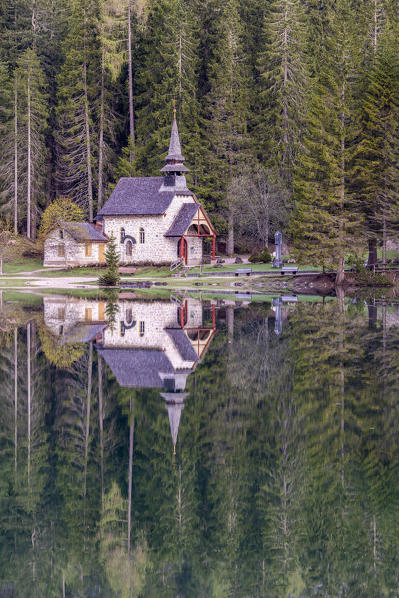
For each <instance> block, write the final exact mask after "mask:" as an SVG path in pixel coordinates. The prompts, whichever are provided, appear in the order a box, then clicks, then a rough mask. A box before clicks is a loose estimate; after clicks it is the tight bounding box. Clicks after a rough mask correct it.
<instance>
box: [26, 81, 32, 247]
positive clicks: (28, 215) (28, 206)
mask: <svg viewBox="0 0 399 598" xmlns="http://www.w3.org/2000/svg"><path fill="white" fill-rule="evenodd" d="M27 95H28V99H27V103H28V106H27V108H28V147H27V150H28V173H27V177H28V181H27V184H28V186H27V197H26V236H27V237H28V239H31V238H32V230H31V194H32V180H31V179H32V140H31V104H30V102H31V91H30V71H29V73H28V90H27Z"/></svg>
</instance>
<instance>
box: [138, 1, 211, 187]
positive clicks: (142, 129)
mask: <svg viewBox="0 0 399 598" xmlns="http://www.w3.org/2000/svg"><path fill="white" fill-rule="evenodd" d="M143 51H144V53H145V54H144V59H143V60H142V66H141V68H139V69H138V72H137V86H138V90H139V91H138V97H137V100H136V106H137V127H136V131H137V147H136V154H137V160H136V169H137V171H138V172H139V173H143V174H147V175H148V174H152V175H157V174H158V172H159V170H160V168H161V167H162V165H163V158H164V156H165V154H166V152H167V149H168V142H169V137H170V127H171V122H172V109H173V106H174V105H175V106H176V110H177V121H178V125H179V133H180V138H181V142H182V147H183V153H184V156H185V158H186V161H187V164H188V166H189V168H190V171H191V174H190V175H189V177H190V176H191V177H192V178H193V179H194V181H196V179H197V176H198V173H197V171H198V168H199V166H198V160H199V149H200V138H199V134H200V131H199V104H198V99H197V68H198V58H197V55H198V30H197V23H196V21H195V19H194V18H193V15H192V11H191V10H190V5H189V4H187V3H186V2H183V0H156V1H155V2H154V3H153V5H152V6H151V10H150V12H149V16H148V22H147V28H146V32H145V35H144V39H143ZM131 142H132V140H131Z"/></svg>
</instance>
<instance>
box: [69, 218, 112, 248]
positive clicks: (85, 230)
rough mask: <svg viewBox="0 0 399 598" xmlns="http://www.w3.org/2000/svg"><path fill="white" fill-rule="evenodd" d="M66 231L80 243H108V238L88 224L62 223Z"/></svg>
mask: <svg viewBox="0 0 399 598" xmlns="http://www.w3.org/2000/svg"><path fill="white" fill-rule="evenodd" d="M59 226H61V227H62V228H63V229H64V230H66V231H67V232H68V233H69V234H70V235H71V237H73V238H74V239H75V241H78V242H84V241H90V242H97V243H107V242H108V238H107V237H106V236H105V235H103V233H101V232H100V231H98V230H97V229H96V227H95V226H93V225H92V224H89V223H88V222H60V223H59Z"/></svg>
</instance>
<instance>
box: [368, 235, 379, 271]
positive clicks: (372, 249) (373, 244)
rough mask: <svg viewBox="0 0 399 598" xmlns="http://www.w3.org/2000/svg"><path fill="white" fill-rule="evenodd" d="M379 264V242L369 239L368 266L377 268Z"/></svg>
mask: <svg viewBox="0 0 399 598" xmlns="http://www.w3.org/2000/svg"><path fill="white" fill-rule="evenodd" d="M376 264H377V240H376V239H369V257H368V260H367V265H368V266H375V265H376Z"/></svg>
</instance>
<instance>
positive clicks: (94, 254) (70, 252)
mask: <svg viewBox="0 0 399 598" xmlns="http://www.w3.org/2000/svg"><path fill="white" fill-rule="evenodd" d="M59 245H64V247H65V257H60V256H59V255H58V246H59ZM100 245H103V243H91V256H86V255H85V252H86V249H85V248H86V243H78V242H77V241H75V239H74V238H73V237H72V236H71V235H70V234H69V233H68V232H66V231H64V238H63V239H61V238H60V229H59V228H56V229H54V230H53V231H51V232H50V233H49V234H48V236H47V237H46V240H45V242H44V263H43V265H44V266H92V265H96V264H98V263H99V261H100V260H99V246H100Z"/></svg>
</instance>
